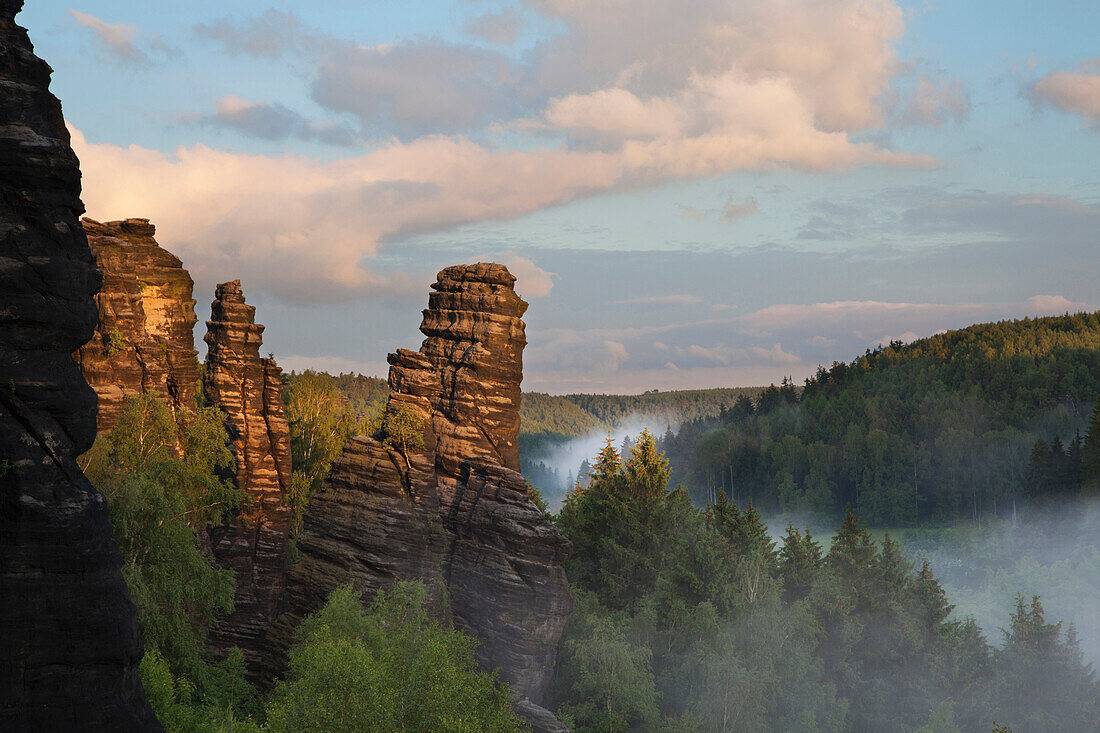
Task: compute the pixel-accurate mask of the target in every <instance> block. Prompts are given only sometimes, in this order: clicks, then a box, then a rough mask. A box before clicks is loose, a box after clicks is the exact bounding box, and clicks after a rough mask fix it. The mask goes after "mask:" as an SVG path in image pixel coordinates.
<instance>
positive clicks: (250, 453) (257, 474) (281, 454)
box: [203, 280, 292, 679]
mask: <svg viewBox="0 0 1100 733" xmlns="http://www.w3.org/2000/svg"><path fill="white" fill-rule="evenodd" d="M210 310H211V315H210V320H209V321H207V322H206V328H207V332H206V337H205V340H206V343H207V346H208V347H209V350H208V351H207V354H206V371H205V374H204V377H203V389H204V391H205V393H206V398H207V399H208V400H210V402H211V403H212V404H214V405H217V406H218V407H220V408H221V409H222V410H223V411H224V412H225V425H226V428H227V431H228V433H229V439H230V448H231V449H232V451H233V456H234V457H235V458H236V460H237V486H238V487H239V488H240V489H242V490H243V491H244V493H245V499H244V501H243V503H242V507H241V510H240V511H239V512H238V513H237V516H235V517H234V518H233V519H231V520H230V521H229V522H227V523H226V524H224V525H223V526H221V527H216V528H214V529H212V530H210V539H211V543H212V549H213V553H214V557H215V559H216V560H217V561H218V563H219V564H221V565H222V566H223V567H227V568H230V569H232V570H233V571H234V573H235V574H236V578H237V590H236V595H235V598H234V604H235V605H234V609H233V613H232V614H231V615H229V616H228V617H226V618H224V619H220V620H219V621H218V622H217V623H216V624H215V625H214V627H213V629H212V630H211V634H210V644H211V647H212V648H213V649H214V651H215V653H218V654H221V655H224V654H226V653H228V651H229V649H230V647H233V646H238V647H240V648H241V651H242V652H243V653H244V658H245V662H246V663H247V665H248V671H249V675H250V676H251V677H252V678H254V679H255V678H256V677H257V676H258V674H259V670H260V655H261V649H262V645H263V639H264V636H265V635H266V633H267V630H268V628H269V627H270V626H271V622H272V621H273V620H274V618H275V616H276V612H277V607H278V604H279V602H280V600H281V599H282V595H283V589H284V581H285V573H286V553H287V539H288V533H289V531H290V522H291V519H292V510H291V507H290V506H289V505H288V504H287V503H286V492H287V490H288V489H289V488H290V476H291V467H290V428H289V426H288V425H287V421H286V417H285V414H284V411H283V402H282V397H281V394H280V393H281V390H282V370H281V369H279V367H278V366H276V364H275V360H274V359H261V358H260V346H261V345H262V344H263V332H264V327H263V326H261V325H259V324H257V323H256V322H255V321H256V309H255V307H253V306H251V305H247V304H246V303H245V301H244V293H243V292H242V290H241V282H240V280H233V281H232V282H227V283H222V284H221V285H219V286H218V287H217V291H216V294H215V298H214V302H213V303H212V304H211V306H210Z"/></svg>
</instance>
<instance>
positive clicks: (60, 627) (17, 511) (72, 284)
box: [0, 0, 160, 731]
mask: <svg viewBox="0 0 1100 733" xmlns="http://www.w3.org/2000/svg"><path fill="white" fill-rule="evenodd" d="M21 7H22V2H21V0H0V80H2V82H3V91H2V93H0V730H5V731H47V730H48V731H55V730H56V731H61V730H109V731H140V730H160V726H159V724H158V723H157V721H156V720H155V718H154V717H153V714H152V711H151V710H150V708H149V706H148V703H147V702H146V700H145V696H144V693H143V692H142V689H141V684H140V682H139V679H138V674H137V665H138V662H139V661H140V659H141V642H140V639H139V637H138V628H137V620H136V618H135V609H134V605H133V603H132V601H131V600H130V596H129V593H128V591H127V589H126V585H125V583H124V582H123V580H122V575H121V573H120V572H119V566H120V564H121V557H120V555H119V552H118V547H117V546H116V545H115V543H114V540H113V539H112V535H111V524H110V521H109V519H108V516H107V505H106V502H105V501H104V499H103V497H102V496H101V495H100V494H99V493H98V492H96V490H95V489H94V488H93V487H92V485H91V484H90V483H88V480H87V479H86V478H84V475H83V474H82V473H81V471H80V469H79V468H78V467H77V465H76V461H75V457H76V455H77V454H79V453H81V452H83V451H85V450H87V449H88V448H89V447H90V446H91V443H92V440H93V439H94V437H95V424H96V395H95V392H93V391H92V389H91V388H89V387H88V384H87V383H86V382H85V381H84V378H83V377H82V376H81V374H80V371H79V369H78V368H77V365H76V363H75V362H74V361H73V359H72V353H73V351H75V350H76V349H77V348H79V347H80V346H81V345H82V344H83V343H84V342H85V341H87V340H88V339H89V338H90V337H91V336H92V333H93V331H94V329H95V324H96V306H95V302H94V301H93V299H92V296H93V294H94V293H95V292H96V291H97V290H98V289H99V283H100V279H99V274H98V272H97V271H96V269H95V265H94V262H93V260H92V253H91V251H90V250H89V248H88V241H87V239H86V237H85V235H84V231H83V230H82V229H81V227H80V222H79V221H78V220H77V217H78V216H79V215H80V213H82V212H83V210H84V207H83V205H82V204H81V203H80V171H79V169H78V167H77V159H76V156H75V155H73V151H72V149H71V148H70V146H69V135H68V132H67V131H66V130H65V124H64V121H63V119H62V116H61V105H60V104H59V103H58V101H57V99H56V98H54V97H53V95H51V94H50V93H49V90H48V87H49V81H50V68H49V66H48V65H47V64H46V63H45V62H44V61H42V60H40V59H38V58H36V57H35V55H34V51H33V48H32V46H31V43H30V40H29V39H28V37H27V33H26V31H25V30H24V29H23V28H20V27H19V26H18V25H16V24H15V15H16V13H18V12H19V10H20V8H21Z"/></svg>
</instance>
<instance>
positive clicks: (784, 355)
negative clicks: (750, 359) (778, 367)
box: [749, 344, 802, 364]
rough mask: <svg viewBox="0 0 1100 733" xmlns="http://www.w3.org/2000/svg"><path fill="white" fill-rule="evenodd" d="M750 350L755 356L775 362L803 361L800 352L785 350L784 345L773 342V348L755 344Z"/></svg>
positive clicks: (794, 362) (792, 362) (791, 362)
mask: <svg viewBox="0 0 1100 733" xmlns="http://www.w3.org/2000/svg"><path fill="white" fill-rule="evenodd" d="M749 351H750V352H751V353H752V354H753V356H756V357H757V358H759V359H763V360H764V361H769V362H771V363H773V364H799V363H801V362H802V357H800V356H799V355H798V354H791V353H788V352H786V351H784V350H783V347H781V346H780V345H779V344H772V345H771V348H768V349H765V348H762V347H760V346H753V347H752V348H750V349H749Z"/></svg>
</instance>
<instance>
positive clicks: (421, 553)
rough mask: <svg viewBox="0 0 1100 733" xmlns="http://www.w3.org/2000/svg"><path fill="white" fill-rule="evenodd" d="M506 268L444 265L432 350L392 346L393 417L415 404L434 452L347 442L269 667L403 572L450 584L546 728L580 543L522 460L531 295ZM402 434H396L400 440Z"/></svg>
mask: <svg viewBox="0 0 1100 733" xmlns="http://www.w3.org/2000/svg"><path fill="white" fill-rule="evenodd" d="M514 283H515V278H514V277H512V275H511V274H510V273H509V272H508V270H507V268H505V267H504V266H502V265H497V264H486V263H479V264H476V265H460V266H456V267H448V268H447V269H445V270H443V271H441V272H440V273H439V275H438V279H437V281H436V283H435V284H434V285H432V289H433V290H434V292H433V293H432V294H431V295H430V297H429V301H428V309H427V310H425V311H424V320H423V323H422V325H421V331H423V332H424V334H425V335H426V336H427V338H426V339H425V341H424V343H423V345H422V346H421V348H420V351H418V352H417V351H410V350H408V349H399V350H398V351H397V352H396V353H394V354H391V355H390V357H389V363H390V375H389V384H390V398H389V402H388V404H387V407H386V410H387V415H389V416H394V415H398V414H403V415H414V416H416V418H418V419H417V420H415V422H418V423H419V424H421V425H422V437H423V448H416V449H412V450H409V451H406V452H404V453H403V452H401V451H399V450H398V449H397V447H395V446H393V445H383V443H381V442H379V440H377V439H376V438H381V437H383V435H381V434H380V435H378V436H375V438H371V437H357V438H353V439H352V440H351V441H349V443H348V445H347V446H345V448H344V452H343V454H342V455H341V456H340V457H339V458H338V459H337V461H336V463H335V464H334V466H333V469H332V472H331V474H330V475H329V477H328V478H327V479H326V481H325V483H324V485H323V486H322V488H321V490H320V491H319V492H318V494H317V496H315V497H314V498H313V500H312V503H311V504H310V507H309V510H308V512H307V513H306V516H305V518H304V522H303V531H302V535H301V537H300V538H299V541H298V550H299V558H300V559H299V561H298V562H297V563H296V564H295V565H294V566H293V567H291V569H290V571H289V575H288V580H287V599H288V604H287V605H288V609H289V610H288V613H287V614H285V615H284V616H283V617H281V618H280V619H279V621H278V622H277V624H276V626H275V627H274V628H273V629H272V632H271V634H270V635H269V653H270V658H269V664H268V669H267V670H266V673H267V675H268V676H269V677H270V675H271V674H278V671H279V670H280V669H281V667H282V664H283V663H284V660H285V652H286V648H287V647H288V645H289V642H290V634H291V632H292V630H293V628H294V627H295V626H296V625H297V623H298V622H300V621H301V619H302V618H303V617H304V616H305V615H306V614H308V613H311V612H312V611H315V610H317V609H318V608H319V607H320V606H321V605H322V604H323V603H324V601H325V598H326V597H327V596H328V594H329V593H330V592H331V591H332V590H333V589H335V588H336V587H338V586H339V585H341V584H343V583H347V582H351V583H353V584H355V586H356V587H357V588H358V589H359V590H360V592H361V593H362V596H363V600H364V602H369V600H370V598H371V597H372V596H373V595H374V593H375V592H376V591H377V590H378V588H380V587H384V586H386V585H388V584H390V583H392V582H394V581H395V580H406V579H419V580H422V581H424V582H425V583H426V584H427V586H428V588H429V590H430V594H429V595H430V598H432V599H433V601H434V600H437V599H439V598H440V595H441V594H440V593H439V590H441V589H442V588H445V589H446V591H447V593H446V597H447V599H449V601H450V605H449V609H447V611H448V612H449V615H450V618H451V619H452V620H453V622H454V624H455V625H456V626H457V627H458V628H460V629H462V630H464V631H467V632H469V633H470V634H472V635H473V636H474V637H475V638H476V639H477V640H478V642H479V644H478V649H477V655H478V661H479V662H480V664H481V665H482V666H483V667H484V668H486V669H496V670H499V671H500V674H501V678H502V679H503V680H504V681H506V682H507V683H508V684H509V686H510V687H511V690H512V692H513V695H514V696H515V697H516V699H517V706H516V709H517V711H519V712H520V713H521V714H522V715H523V716H524V717H525V718H527V719H528V720H529V721H531V722H532V724H533V725H535V727H536V729H537V730H557V729H558V728H555V725H558V724H557V721H556V720H555V719H554V718H553V716H552V715H550V714H549V713H548V712H546V711H545V710H542V709H541V708H539V707H538V706H537V703H539V702H541V701H542V698H543V695H544V694H545V692H546V687H547V685H548V683H549V680H550V676H551V674H552V672H553V666H554V658H555V656H556V652H557V647H558V642H559V640H560V638H561V633H562V629H563V628H564V625H565V620H566V618H567V617H568V615H569V612H570V611H571V610H572V606H573V601H572V597H571V595H570V593H569V586H568V583H567V581H566V578H565V572H564V569H563V567H562V565H563V563H564V562H565V560H566V558H567V557H568V554H569V551H570V550H569V543H568V541H567V540H565V538H564V537H562V535H561V533H560V532H559V531H558V529H557V528H556V527H554V526H553V525H552V524H550V523H549V522H548V521H547V520H546V519H545V517H543V515H542V513H541V512H540V511H539V509H538V508H537V507H536V506H535V505H534V503H533V502H532V501H531V499H530V497H529V495H528V493H527V484H526V481H525V480H524V478H523V476H521V475H520V474H519V472H518V470H519V443H518V439H519V405H520V381H521V379H522V376H523V347H524V346H525V345H526V343H527V341H526V337H525V335H524V324H523V321H522V320H521V317H522V315H523V313H524V312H525V311H526V310H527V304H526V303H525V302H524V301H523V300H522V299H521V298H520V297H519V296H518V295H517V294H516V292H515V290H514V289H513V285H514ZM392 442H394V441H391V443H392Z"/></svg>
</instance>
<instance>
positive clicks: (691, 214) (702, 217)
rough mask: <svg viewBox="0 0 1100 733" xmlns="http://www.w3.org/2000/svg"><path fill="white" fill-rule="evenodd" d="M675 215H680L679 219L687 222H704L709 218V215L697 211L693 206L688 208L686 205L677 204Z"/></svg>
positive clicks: (700, 210) (699, 210)
mask: <svg viewBox="0 0 1100 733" xmlns="http://www.w3.org/2000/svg"><path fill="white" fill-rule="evenodd" d="M676 213H677V214H679V215H680V218H681V219H687V220H689V221H706V220H707V219H708V218H710V214H708V213H707V212H705V211H703V210H702V209H697V208H695V207H694V206H688V205H687V204H679V205H678V206H677V207H676Z"/></svg>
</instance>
